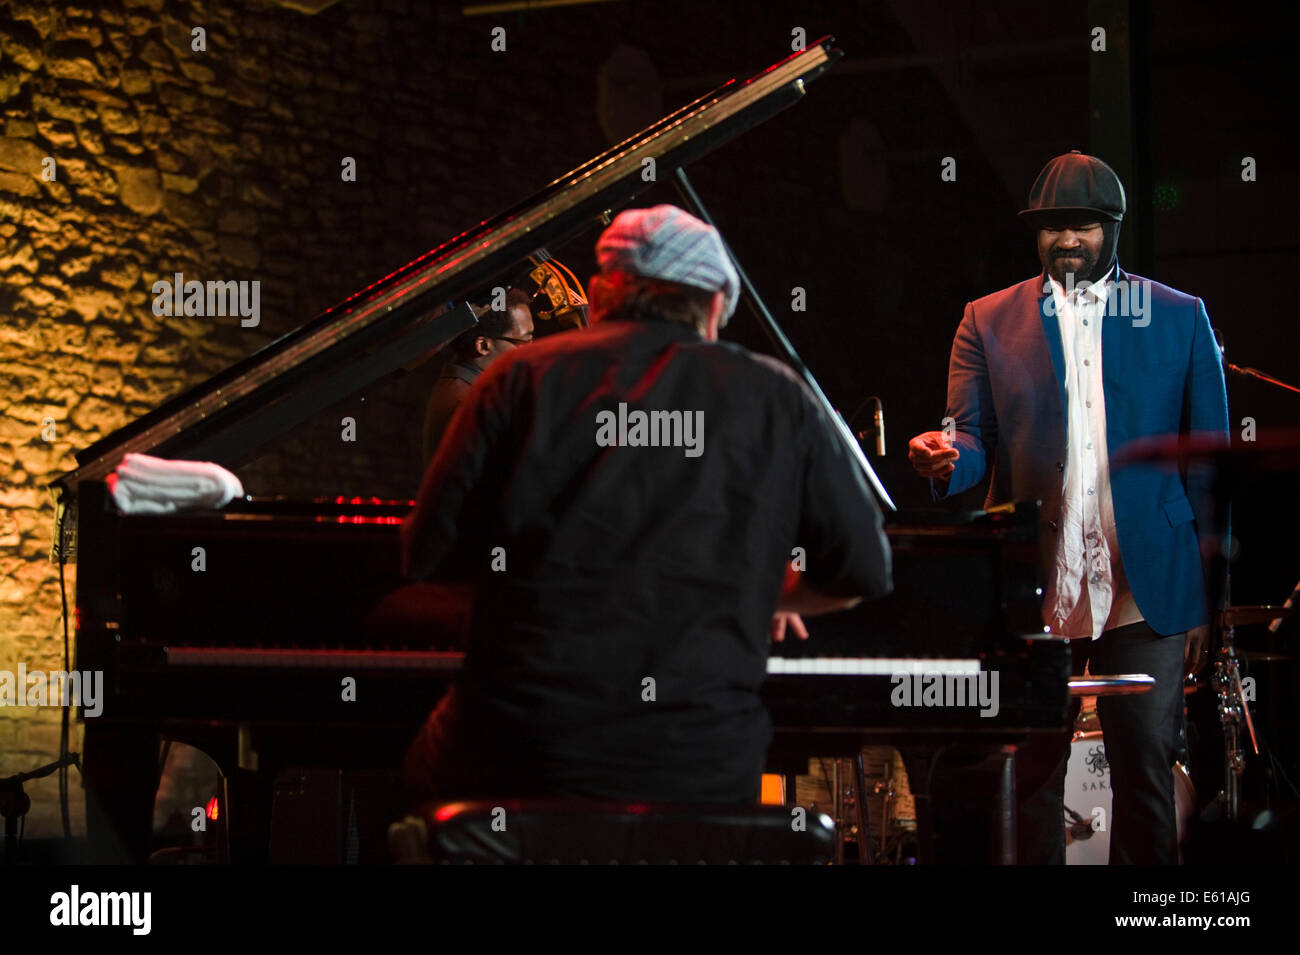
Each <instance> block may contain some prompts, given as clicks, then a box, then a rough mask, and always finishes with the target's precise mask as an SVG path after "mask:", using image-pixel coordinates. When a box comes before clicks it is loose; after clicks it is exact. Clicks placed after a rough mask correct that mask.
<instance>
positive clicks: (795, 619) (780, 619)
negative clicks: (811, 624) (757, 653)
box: [772, 610, 808, 643]
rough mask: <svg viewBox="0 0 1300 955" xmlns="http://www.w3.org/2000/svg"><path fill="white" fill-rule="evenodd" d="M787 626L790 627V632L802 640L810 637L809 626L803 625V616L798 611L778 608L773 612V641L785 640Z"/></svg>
mask: <svg viewBox="0 0 1300 955" xmlns="http://www.w3.org/2000/svg"><path fill="white" fill-rule="evenodd" d="M786 627H789V628H790V632H791V633H793V634H794V635H795V636H796V637H798V638H799V639H800V640H807V639H808V628H807V627H805V626H804V625H803V618H801V617H800V616H799V615H798V614H797V613H787V612H786V611H784V610H778V611H777V612H776V613H774V614H772V641H773V642H774V643H781V642H783V641H784V640H785V630H786Z"/></svg>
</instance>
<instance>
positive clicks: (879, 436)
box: [872, 398, 885, 458]
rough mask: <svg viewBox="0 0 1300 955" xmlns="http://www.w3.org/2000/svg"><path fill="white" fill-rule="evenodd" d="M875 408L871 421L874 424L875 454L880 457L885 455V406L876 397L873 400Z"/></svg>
mask: <svg viewBox="0 0 1300 955" xmlns="http://www.w3.org/2000/svg"><path fill="white" fill-rule="evenodd" d="M873 404H874V408H875V410H874V411H873V412H872V421H873V422H874V423H875V425H876V454H877V455H879V456H880V457H882V458H883V457H884V456H885V406H884V405H883V404H881V403H880V399H879V398H877V399H876V400H875V401H874V403H873Z"/></svg>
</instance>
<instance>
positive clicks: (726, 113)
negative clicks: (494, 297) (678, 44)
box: [52, 37, 841, 500]
mask: <svg viewBox="0 0 1300 955" xmlns="http://www.w3.org/2000/svg"><path fill="white" fill-rule="evenodd" d="M832 42H833V41H832V39H831V38H830V37H824V38H822V39H821V40H819V41H817V42H816V43H814V44H812V45H811V46H809V47H808V48H807V49H806V50H803V51H801V52H799V53H795V54H793V55H791V56H789V57H787V58H786V59H784V60H782V61H781V62H779V63H776V64H774V65H772V66H770V67H768V68H767V69H766V70H764V71H763V72H761V73H759V74H758V75H757V76H754V77H752V78H751V79H749V80H747V81H745V82H743V83H742V82H739V81H737V80H731V81H729V82H728V83H725V84H724V85H722V86H720V87H719V88H718V89H716V90H714V91H713V92H711V93H708V94H706V95H705V96H702V97H700V98H699V99H697V100H695V101H694V102H693V103H690V104H688V105H686V106H683V107H682V108H681V109H679V110H677V111H676V112H674V113H670V114H669V115H667V116H665V117H664V118H663V119H661V120H659V121H658V122H656V123H654V124H653V125H651V126H649V127H648V128H646V129H645V130H643V131H641V132H640V133H637V134H636V135H634V136H630V137H628V138H627V139H625V140H624V141H623V142H621V143H619V144H618V145H616V146H613V147H611V148H610V149H608V150H606V151H605V152H603V153H601V154H600V155H598V156H596V157H595V158H594V159H591V160H589V161H588V162H586V163H584V164H583V165H582V166H579V167H578V168H577V169H574V170H573V171H572V172H568V173H566V174H564V175H563V176H561V177H559V178H558V179H556V180H555V181H554V182H552V183H551V184H550V185H548V186H546V187H545V188H544V189H542V190H541V191H540V192H538V193H537V194H536V195H534V196H532V197H531V198H529V199H528V200H526V201H524V202H522V203H520V204H518V205H516V206H514V207H513V208H511V209H508V210H506V211H505V212H502V213H500V214H499V215H496V216H494V217H492V218H490V219H487V220H485V221H483V222H481V223H479V224H478V225H477V226H475V227H474V228H472V229H470V230H468V231H466V232H464V233H462V234H461V235H458V236H456V237H455V238H454V239H451V240H449V241H447V242H445V243H443V244H442V245H440V246H438V247H437V248H435V249H433V250H432V251H430V252H427V253H425V254H424V255H422V256H420V257H419V258H418V259H416V260H415V261H413V262H410V263H408V264H407V265H405V266H403V267H401V268H400V269H397V270H396V271H394V272H392V273H391V274H389V275H387V276H385V277H384V278H382V279H380V280H379V281H377V282H375V283H373V284H371V285H370V286H368V287H366V288H364V289H362V290H361V291H359V292H356V293H355V294H353V295H352V296H351V297H349V298H348V299H346V300H345V301H343V302H341V303H339V304H338V305H335V306H334V307H333V308H331V309H329V310H327V311H325V312H323V313H322V314H320V315H319V316H317V317H316V318H314V319H312V320H311V321H310V322H308V323H307V324H305V325H303V326H302V327H300V328H298V329H295V330H294V331H292V332H289V333H288V334H286V335H283V336H282V337H280V338H279V339H277V340H276V341H274V342H272V343H270V344H269V345H266V346H265V347H263V348H261V349H260V350H258V351H257V352H255V353H254V354H253V355H251V356H249V357H248V358H246V359H244V360H242V361H240V362H238V363H236V364H235V365H233V366H232V367H230V368H228V369H226V370H225V371H224V372H221V373H220V374H218V375H216V376H214V377H213V378H210V379H208V380H207V381H206V382H203V383H202V384H200V385H198V386H196V387H194V388H192V389H190V390H189V391H187V392H185V393H183V394H181V395H179V396H177V397H176V398H173V399H171V400H170V401H168V402H166V403H165V404H163V405H162V406H161V407H159V408H157V409H155V410H154V411H151V412H149V413H148V414H146V415H144V416H143V417H141V418H139V419H137V420H136V421H134V422H132V423H131V424H128V425H126V426H125V427H123V428H120V429H118V430H117V431H115V432H113V433H112V434H110V435H108V436H107V437H105V438H103V439H101V440H99V441H97V442H95V443H94V444H93V445H91V446H90V447H88V448H86V449H85V450H84V451H81V452H79V453H78V454H77V456H76V457H77V462H78V465H79V466H78V467H77V468H76V469H74V470H72V471H69V472H67V473H66V474H63V475H61V476H60V477H58V478H57V479H56V480H55V481H54V482H52V484H53V486H56V487H58V488H61V489H62V490H64V491H67V492H75V489H76V487H77V485H78V484H79V483H80V482H82V481H98V480H102V479H103V478H104V477H105V476H106V475H107V474H109V473H110V472H111V471H112V470H114V469H115V468H116V467H117V465H118V464H119V463H120V462H121V460H122V457H123V455H125V454H127V453H128V452H137V453H149V454H154V455H158V456H160V457H171V458H190V459H200V460H206V461H215V462H217V463H219V464H222V465H225V466H234V465H236V464H238V463H240V462H241V461H244V460H247V459H249V458H250V457H252V456H253V455H254V452H255V450H256V449H257V448H258V447H259V446H260V445H262V444H263V443H265V442H266V441H268V440H270V439H271V438H273V437H275V436H276V435H277V434H280V433H282V432H283V431H285V430H287V429H288V428H290V427H292V426H293V425H295V424H297V423H298V422H300V421H303V420H305V419H306V418H308V417H309V416H310V415H312V414H314V413H315V412H316V411H319V410H320V409H322V408H325V407H328V406H329V405H330V404H332V403H333V402H334V401H337V400H339V399H341V398H343V397H346V396H347V395H348V394H351V393H352V392H354V391H356V390H357V389H359V388H362V387H364V386H365V385H367V384H369V383H370V382H372V381H375V380H377V379H378V378H380V377H382V376H383V375H385V374H387V373H388V372H390V371H392V370H394V369H396V368H398V367H400V366H401V365H402V364H404V363H406V362H407V361H409V360H410V358H411V357H412V356H413V355H416V354H420V353H422V352H424V351H429V350H432V349H433V348H436V347H438V345H440V344H442V343H444V342H446V341H448V340H450V339H451V338H453V337H454V336H455V335H457V334H459V333H460V332H461V331H463V330H464V329H466V328H469V327H471V326H472V325H473V323H474V318H473V315H472V314H470V313H469V310H468V309H467V308H464V307H462V308H460V309H454V310H452V311H450V312H446V313H444V314H442V315H439V316H438V317H436V318H431V317H430V312H431V311H432V309H433V307H434V306H435V305H436V304H438V303H442V302H447V301H450V300H452V299H454V298H456V297H458V296H463V295H465V294H468V293H469V292H471V291H472V290H473V289H475V288H476V287H478V286H481V285H482V284H484V283H486V282H488V281H490V280H491V279H492V278H493V277H495V276H496V275H498V274H499V273H500V272H501V271H502V270H504V269H507V268H509V267H511V266H512V265H514V264H516V263H518V262H520V261H522V260H523V259H525V258H526V257H527V256H528V255H529V254H531V253H533V252H535V251H536V250H538V249H540V248H541V247H543V246H544V245H546V244H548V243H552V242H557V241H563V240H564V239H566V238H568V237H570V236H572V235H575V234H576V233H578V232H579V231H581V230H582V229H584V228H586V227H588V226H589V225H590V224H591V222H592V220H593V219H595V218H596V217H597V216H599V215H600V214H601V213H602V212H604V211H606V210H612V209H614V208H615V207H617V206H619V205H621V204H623V203H625V202H627V201H629V200H630V199H632V198H633V197H635V196H636V195H637V194H638V193H640V192H643V191H644V190H645V189H647V188H648V187H649V186H651V185H653V181H650V182H647V181H646V180H645V179H644V178H643V177H642V169H643V166H642V162H643V160H645V159H647V158H651V157H652V158H653V159H654V161H655V170H656V179H663V178H665V177H666V176H667V175H669V174H670V173H672V172H673V171H675V170H676V169H677V168H679V167H681V166H684V165H686V164H687V163H690V162H693V161H695V160H697V159H699V158H701V157H702V156H705V155H707V154H708V153H710V152H712V151H713V150H715V149H717V148H718V147H720V146H722V145H724V144H726V143H727V142H730V141H731V140H732V139H734V138H736V137H737V136H739V135H740V134H741V133H743V132H745V131H747V130H749V129H751V128H753V127H754V126H757V125H759V124H760V123H762V122H765V121H766V120H768V119H770V118H771V117H772V116H774V115H775V114H777V113H778V112H780V111H781V110H783V109H785V108H786V107H788V106H791V105H793V104H794V103H795V102H797V101H798V100H799V98H800V97H801V96H802V95H803V92H804V86H805V84H807V83H808V82H810V81H812V80H814V79H816V78H817V77H819V76H821V74H822V73H823V72H825V71H826V70H827V69H828V68H829V67H830V66H831V65H832V64H833V63H834V62H835V61H836V60H837V59H839V57H840V55H841V54H840V52H839V51H838V50H836V49H834V48H833V47H832V46H831V43H832ZM69 496H70V497H71V498H72V499H73V500H75V497H76V495H75V493H70V495H69Z"/></svg>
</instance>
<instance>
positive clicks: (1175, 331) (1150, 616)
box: [932, 269, 1228, 634]
mask: <svg viewBox="0 0 1300 955" xmlns="http://www.w3.org/2000/svg"><path fill="white" fill-rule="evenodd" d="M1116 277H1117V279H1118V280H1120V281H1124V282H1127V283H1129V288H1130V291H1132V290H1133V288H1134V283H1143V284H1142V285H1140V286H1137V289H1138V290H1137V291H1136V292H1134V293H1133V294H1136V295H1137V296H1139V297H1138V298H1137V299H1136V302H1135V304H1136V305H1137V307H1138V308H1141V309H1142V314H1141V315H1140V316H1138V315H1135V314H1133V313H1132V310H1131V309H1130V310H1126V309H1122V308H1119V307H1118V300H1117V296H1118V295H1119V289H1115V290H1112V294H1111V295H1110V296H1108V307H1107V310H1106V315H1105V317H1104V318H1103V319H1102V335H1101V353H1102V382H1103V392H1104V394H1105V396H1106V442H1107V449H1108V451H1109V454H1110V457H1111V461H1112V466H1111V472H1110V480H1111V496H1112V498H1113V500H1114V505H1115V529H1116V535H1117V537H1118V538H1119V550H1120V559H1121V560H1122V561H1123V565H1124V571H1125V573H1126V575H1127V577H1128V582H1129V586H1130V588H1131V589H1132V591H1133V598H1134V600H1135V601H1136V602H1137V605H1138V609H1139V610H1140V611H1141V613H1142V615H1143V617H1145V618H1146V621H1147V623H1148V624H1149V625H1150V626H1151V628H1152V629H1153V630H1155V631H1156V632H1157V633H1161V634H1170V633H1177V632H1180V631H1183V630H1187V629H1190V628H1191V627H1194V626H1197V625H1199V624H1202V623H1205V622H1206V620H1207V607H1206V581H1205V578H1204V575H1203V568H1202V562H1201V558H1200V549H1199V544H1198V531H1200V532H1203V533H1207V534H1208V533H1213V532H1214V529H1213V528H1212V527H1211V524H1212V514H1213V509H1212V505H1211V502H1210V499H1209V494H1208V490H1209V476H1208V474H1207V473H1204V472H1203V471H1200V472H1193V471H1189V474H1188V476H1187V477H1183V476H1181V475H1180V473H1179V471H1178V469H1176V468H1173V467H1164V466H1159V465H1154V464H1132V465H1128V466H1125V467H1123V468H1116V467H1115V466H1114V463H1113V462H1114V458H1115V455H1116V454H1117V453H1118V452H1119V451H1120V450H1121V449H1123V448H1124V446H1125V445H1126V444H1128V443H1129V442H1130V441H1133V440H1135V439H1138V438H1147V437H1152V436H1156V435H1166V434H1176V433H1178V432H1179V431H1180V430H1181V431H1189V432H1213V433H1216V434H1221V435H1224V436H1225V437H1226V435H1227V433H1228V395H1227V390H1226V388H1225V386H1224V379H1223V364H1222V355H1221V353H1220V351H1219V347H1218V344H1217V343H1216V342H1215V340H1214V333H1213V331H1212V330H1211V328H1210V319H1209V316H1208V315H1206V312H1205V305H1204V303H1203V302H1202V301H1201V300H1200V299H1199V298H1195V297H1193V296H1191V295H1185V294H1184V293H1182V292H1179V291H1177V290H1176V289H1172V288H1169V287H1168V286H1166V285H1161V284H1160V283H1158V282H1152V281H1151V280H1150V279H1144V278H1142V277H1140V276H1137V275H1129V274H1127V273H1125V272H1124V271H1123V270H1122V269H1117V271H1116ZM1121 288H1122V286H1121ZM1129 301H1130V302H1134V299H1133V297H1132V295H1130V296H1129ZM1112 302H1114V303H1116V305H1117V307H1116V309H1115V314H1112V309H1111V307H1110V303H1112ZM1054 308H1055V305H1054V302H1053V299H1052V294H1051V289H1050V286H1049V285H1048V284H1047V278H1046V276H1045V275H1040V276H1039V277H1038V278H1036V279H1030V280H1028V281H1026V282H1021V283H1020V284H1019V285H1013V286H1011V287H1010V288H1007V289H1003V290H1002V291H1001V292H995V293H994V294H992V295H987V296H985V297H984V298H981V299H977V300H976V301H974V302H971V303H969V304H968V305H967V306H966V312H965V314H964V315H963V317H962V320H961V325H960V326H959V327H958V329H957V335H956V337H955V338H954V340H953V345H952V357H951V360H950V362H949V366H948V411H947V414H948V415H950V416H951V417H952V418H953V419H954V421H955V427H956V434H955V435H954V440H953V444H954V446H955V447H956V448H957V449H958V451H959V452H960V453H959V455H958V458H957V461H956V462H955V464H956V469H955V470H954V471H953V473H952V474H951V475H950V477H949V478H948V481H947V484H946V486H945V484H944V482H941V481H935V482H932V486H933V489H934V494H935V497H936V498H937V499H942V498H944V497H947V496H950V495H953V494H957V493H960V492H961V491H965V490H967V489H968V488H971V487H974V486H975V485H976V484H978V483H979V482H981V481H983V480H984V477H985V475H986V474H989V472H990V470H991V472H992V473H991V475H990V480H989V491H988V498H987V500H986V502H985V506H986V507H992V506H994V505H997V504H1003V503H1006V502H1008V501H1015V500H1022V501H1023V500H1039V501H1041V502H1042V513H1041V521H1042V525H1041V528H1040V530H1041V533H1040V538H1039V539H1040V542H1041V544H1042V558H1043V565H1042V566H1043V573H1044V578H1043V579H1044V580H1049V579H1050V578H1049V577H1047V576H1046V575H1047V574H1048V573H1050V572H1051V569H1052V567H1053V560H1054V554H1055V547H1056V538H1055V535H1056V533H1057V526H1058V523H1059V521H1060V514H1061V494H1062V483H1063V479H1064V476H1065V475H1064V471H1065V460H1066V420H1065V408H1066V398H1065V354H1064V351H1063V349H1062V346H1061V335H1060V328H1059V325H1058V324H1057V318H1056V315H1055V312H1054ZM1125 311H1128V314H1125Z"/></svg>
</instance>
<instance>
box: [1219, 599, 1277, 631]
mask: <svg viewBox="0 0 1300 955" xmlns="http://www.w3.org/2000/svg"><path fill="white" fill-rule="evenodd" d="M1295 612H1296V608H1295V607H1282V606H1278V607H1267V606H1261V607H1251V606H1247V605H1245V604H1243V605H1241V606H1238V607H1224V608H1223V610H1222V611H1220V612H1219V626H1221V627H1240V626H1244V625H1246V624H1251V623H1272V622H1273V621H1274V620H1276V619H1277V618H1278V617H1289V616H1291V614H1293V613H1295Z"/></svg>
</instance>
